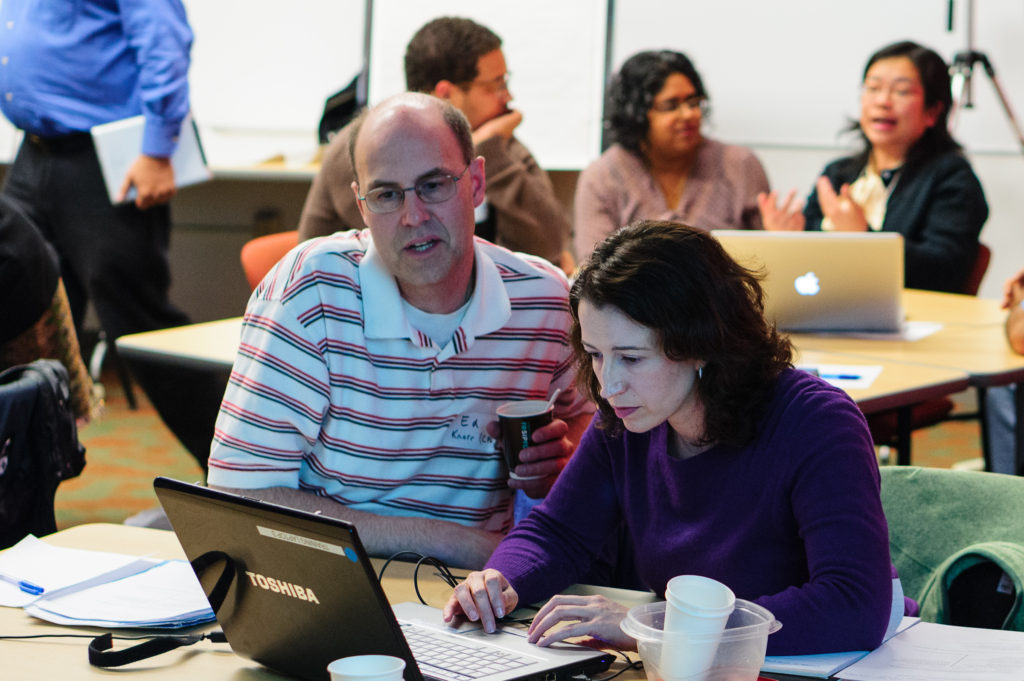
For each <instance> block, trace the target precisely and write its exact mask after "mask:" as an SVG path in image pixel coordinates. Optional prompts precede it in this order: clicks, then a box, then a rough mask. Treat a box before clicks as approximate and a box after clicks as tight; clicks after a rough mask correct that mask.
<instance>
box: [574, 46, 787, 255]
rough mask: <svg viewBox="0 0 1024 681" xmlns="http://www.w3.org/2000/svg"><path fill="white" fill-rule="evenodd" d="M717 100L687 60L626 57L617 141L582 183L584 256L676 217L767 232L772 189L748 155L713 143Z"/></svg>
mask: <svg viewBox="0 0 1024 681" xmlns="http://www.w3.org/2000/svg"><path fill="white" fill-rule="evenodd" d="M708 102H709V99H708V94H707V92H706V91H705V89H704V83H703V81H702V80H701V77H700V75H699V74H698V73H697V70H696V69H695V68H694V67H693V64H692V63H691V62H690V60H689V59H687V58H686V56H685V55H683V54H681V53H679V52H672V51H670V50H662V51H656V52H655V51H651V52H640V53H639V54H636V55H633V56H632V57H630V58H629V59H627V60H626V62H625V63H624V64H623V65H622V68H621V69H619V72H618V73H617V74H616V75H615V77H614V79H613V80H612V82H611V84H610V86H609V91H608V101H607V104H606V107H605V126H606V128H607V129H608V131H609V132H610V133H611V137H612V141H614V142H615V143H614V144H613V145H612V146H611V147H610V148H609V149H608V150H607V151H605V152H604V153H603V154H602V155H601V157H600V158H598V159H597V160H596V161H594V162H593V163H591V164H590V165H589V166H588V167H587V168H586V169H585V170H584V171H583V172H582V173H581V174H580V179H579V182H578V183H577V186H576V207H575V212H576V220H575V225H576V232H575V237H574V244H575V249H576V255H577V257H578V258H579V259H580V260H582V259H583V258H585V257H586V256H587V254H589V253H590V251H591V250H592V249H593V248H594V245H595V244H597V242H599V241H601V240H602V239H604V238H605V237H606V236H608V235H609V234H611V233H612V232H613V231H615V230H616V229H618V228H619V227H621V226H623V225H626V224H629V223H630V222H633V221H634V220H641V219H662V220H677V221H680V222H685V223H686V224H689V225H693V226H695V227H700V228H701V229H722V228H731V229H745V228H758V227H760V226H761V216H760V213H759V211H758V206H757V194H758V192H765V191H768V178H767V177H766V175H765V172H764V168H762V167H761V163H760V162H759V161H758V160H757V157H756V156H754V154H753V153H752V152H751V151H750V150H749V149H746V148H744V147H738V146H731V145H726V144H721V143H720V142H716V141H715V140H711V139H708V138H706V137H704V134H703V130H702V124H703V123H704V119H705V118H706V117H707V114H708V111H709V107H708Z"/></svg>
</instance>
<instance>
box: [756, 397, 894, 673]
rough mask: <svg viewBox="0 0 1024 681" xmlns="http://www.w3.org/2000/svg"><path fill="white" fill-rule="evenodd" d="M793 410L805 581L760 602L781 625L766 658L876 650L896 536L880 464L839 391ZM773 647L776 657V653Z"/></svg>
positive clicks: (888, 603) (888, 600)
mask: <svg viewBox="0 0 1024 681" xmlns="http://www.w3.org/2000/svg"><path fill="white" fill-rule="evenodd" d="M815 392H816V395H815V398H814V401H813V402H802V401H801V400H799V399H798V400H797V401H796V402H794V404H793V405H791V408H793V409H796V410H798V412H803V415H804V417H803V418H800V419H795V420H794V421H791V422H790V424H792V425H793V426H794V430H793V433H792V435H793V438H794V439H793V442H796V441H799V442H801V443H803V447H805V448H806V450H807V453H806V454H805V455H804V456H800V457H795V458H793V459H791V460H792V461H794V466H795V468H794V470H793V472H792V485H791V495H790V499H789V503H790V506H791V508H792V512H793V514H794V517H795V519H796V523H797V527H798V531H799V533H800V536H801V538H802V540H803V542H804V547H805V552H806V558H807V570H808V578H807V581H806V582H805V583H803V584H801V585H799V586H793V587H790V588H787V589H785V590H783V591H781V592H779V593H775V594H770V595H767V596H763V597H761V598H758V599H756V602H757V603H759V604H760V605H763V606H764V607H766V608H768V609H769V610H771V611H772V613H773V614H774V615H775V617H776V618H777V619H778V620H779V621H780V622H782V623H783V627H782V629H781V630H779V631H778V632H777V633H775V634H772V635H771V636H770V637H769V640H768V654H780V653H784V654H789V655H794V654H801V653H816V652H822V651H843V650H867V649H872V648H874V647H876V646H878V645H879V644H880V643H881V640H882V636H883V634H884V633H885V628H886V625H887V623H888V619H889V613H890V611H891V607H892V564H891V561H890V558H889V534H888V526H887V524H886V520H885V515H884V513H883V511H882V504H881V499H880V496H879V485H880V483H879V475H878V466H877V463H876V461H875V459H874V448H873V446H872V443H871V438H870V434H869V433H868V430H867V427H866V424H865V423H864V420H863V416H862V415H861V413H860V411H859V410H858V409H857V407H856V405H855V404H854V403H853V402H852V401H851V400H850V399H849V398H847V397H846V396H845V395H843V394H841V393H838V391H835V392H831V393H825V394H824V395H823V394H822V391H815ZM773 651H775V652H774V653H773Z"/></svg>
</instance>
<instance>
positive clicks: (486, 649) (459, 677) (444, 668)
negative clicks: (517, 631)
mask: <svg viewBox="0 0 1024 681" xmlns="http://www.w3.org/2000/svg"><path fill="white" fill-rule="evenodd" d="M402 633H403V634H405V640H406V641H408V642H409V648H410V649H411V650H412V655H413V657H415V658H416V664H417V665H418V666H419V668H420V671H421V672H422V673H423V675H424V676H426V677H433V678H436V679H445V680H448V681H470V680H471V679H477V678H480V677H482V676H488V675H490V674H498V673H500V672H505V671H509V670H512V669H517V668H519V667H525V666H527V665H530V664H533V663H535V662H536V660H532V659H530V658H527V657H521V656H519V655H516V654H515V653H512V652H509V651H507V650H501V649H500V648H495V647H493V646H482V645H473V644H471V643H463V642H461V641H459V640H458V637H457V636H450V635H444V634H439V633H435V632H432V631H431V630H429V629H427V628H425V627H416V626H412V625H409V624H402Z"/></svg>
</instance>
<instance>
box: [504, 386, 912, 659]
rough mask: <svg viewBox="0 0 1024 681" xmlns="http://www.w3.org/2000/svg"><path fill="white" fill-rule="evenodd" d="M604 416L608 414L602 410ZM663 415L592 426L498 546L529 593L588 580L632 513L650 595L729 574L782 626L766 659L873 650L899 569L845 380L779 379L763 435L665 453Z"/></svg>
mask: <svg viewBox="0 0 1024 681" xmlns="http://www.w3.org/2000/svg"><path fill="white" fill-rule="evenodd" d="M595 418H598V417H595ZM667 435H668V426H667V424H662V425H661V426H659V427H657V428H655V429H653V430H651V431H649V432H647V433H629V432H626V433H625V434H623V435H621V436H619V437H614V438H611V437H608V436H607V435H606V433H605V432H604V431H602V430H599V429H597V428H595V427H594V424H593V423H592V424H591V426H590V427H589V428H588V430H587V432H586V433H585V434H584V436H583V438H582V439H581V441H580V445H579V447H578V448H577V450H576V453H575V454H574V455H573V457H572V459H571V460H570V462H569V464H568V465H567V466H566V468H565V470H564V471H563V472H562V474H561V476H559V478H558V482H557V483H556V484H555V486H554V487H553V488H552V490H551V492H550V494H548V496H547V498H546V499H545V501H544V502H543V503H542V504H541V505H540V506H539V507H537V508H536V509H534V510H533V512H532V513H531V514H530V515H529V516H528V517H527V518H526V519H524V520H523V521H522V522H521V523H520V524H519V525H518V526H517V527H516V528H515V529H514V530H513V531H512V532H511V533H510V534H509V535H508V536H507V537H506V538H505V540H504V541H503V542H502V543H501V544H500V545H499V546H498V548H497V550H496V551H495V553H494V555H492V556H491V558H490V560H489V561H488V564H487V567H491V568H496V569H498V570H500V571H501V572H502V573H503V574H504V575H505V576H506V577H507V578H508V579H509V581H510V582H511V584H512V586H513V587H514V588H515V590H516V591H517V592H518V594H519V597H520V602H521V603H533V602H537V601H540V600H543V599H546V598H548V597H550V596H551V595H553V594H555V593H557V592H559V591H561V590H562V589H564V588H565V587H566V586H568V585H570V584H572V583H575V582H577V581H579V579H580V578H581V577H582V576H583V574H584V573H585V572H586V570H587V567H588V565H589V563H590V560H591V557H592V556H593V555H594V553H595V552H596V551H597V550H598V549H600V548H601V547H602V546H603V545H604V544H605V543H606V541H607V537H608V536H609V533H610V532H612V531H613V530H614V528H615V527H616V524H617V523H618V521H619V520H620V518H624V519H625V521H626V523H627V526H628V528H629V534H630V537H631V539H632V542H633V550H634V553H635V555H636V559H637V570H638V573H639V575H640V576H641V578H642V579H643V580H644V581H645V583H646V584H647V586H649V587H650V588H651V589H652V590H653V591H654V592H656V593H657V594H659V595H662V596H663V595H664V591H665V584H666V583H667V582H668V580H669V579H671V578H672V577H674V576H676V575H680V574H697V575H705V576H707V577H711V578H714V579H717V580H719V581H721V582H723V583H725V584H727V585H728V586H729V587H730V588H732V590H733V591H734V592H735V594H736V596H737V598H743V599H746V600H750V601H754V602H755V603H758V604H760V605H762V606H764V607H766V608H768V609H769V610H770V611H772V613H774V615H775V617H776V618H777V619H778V620H779V621H780V622H782V624H783V627H782V629H781V630H779V631H778V632H776V633H774V634H772V635H771V636H770V637H769V639H768V654H769V655H795V654H809V653H827V652H837V651H845V650H864V649H871V648H874V647H876V646H877V645H879V643H881V640H882V636H883V634H884V632H885V628H886V624H887V622H888V619H889V613H890V610H891V602H892V576H893V569H892V564H891V562H890V558H889V538H888V528H887V525H886V521H885V515H884V514H883V512H882V505H881V501H880V499H879V475H878V467H877V463H876V461H875V458H874V449H873V446H872V442H871V436H870V434H869V433H868V429H867V425H866V423H865V421H864V417H863V416H862V414H861V412H860V410H859V409H858V408H857V406H856V405H855V404H854V403H853V401H852V400H851V399H850V398H849V397H848V396H847V395H846V394H845V393H844V392H842V391H841V390H839V389H837V388H834V387H832V386H830V385H828V384H827V383H825V382H824V381H822V380H820V379H818V378H815V377H812V376H810V375H809V374H807V373H805V372H803V371H799V370H795V369H793V370H787V371H785V372H783V373H782V375H781V376H780V377H779V379H778V381H777V383H776V386H775V389H774V394H773V396H772V398H771V401H770V403H769V404H768V405H766V409H765V411H764V414H763V416H762V417H761V419H760V421H759V426H758V434H757V436H756V439H755V442H753V443H752V444H750V445H749V446H747V447H744V448H741V449H737V448H731V447H725V446H714V447H712V448H711V449H709V450H707V451H705V452H703V453H701V454H699V455H697V456H694V457H691V458H689V459H685V460H678V459H673V458H671V457H669V456H668V454H667V446H666V437H667Z"/></svg>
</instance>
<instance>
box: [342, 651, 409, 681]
mask: <svg viewBox="0 0 1024 681" xmlns="http://www.w3.org/2000/svg"><path fill="white" fill-rule="evenodd" d="M404 670H405V660H403V659H402V658H400V657H392V656H390V655H352V656H351V657H342V658H340V659H337V660H335V661H334V662H332V663H330V664H329V665H327V671H328V673H329V674H330V675H331V681H402V672H403V671H404Z"/></svg>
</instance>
